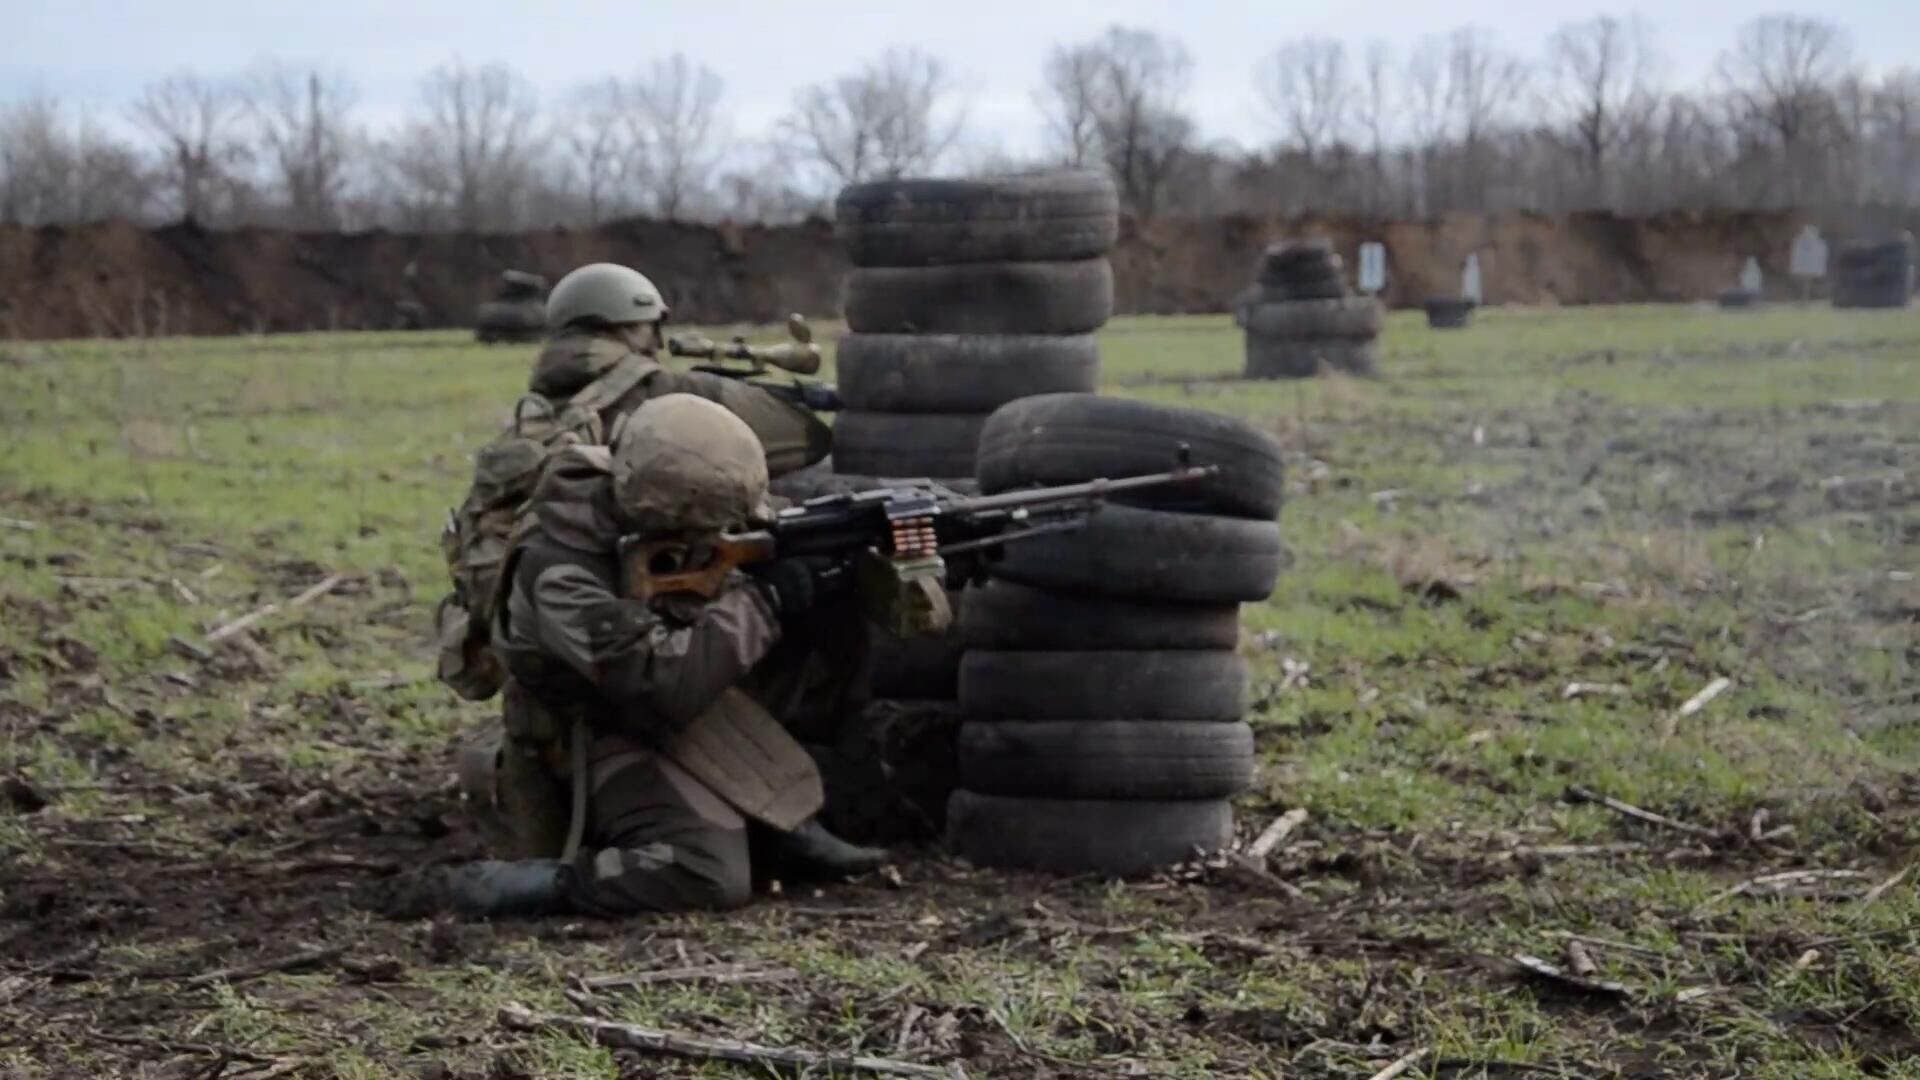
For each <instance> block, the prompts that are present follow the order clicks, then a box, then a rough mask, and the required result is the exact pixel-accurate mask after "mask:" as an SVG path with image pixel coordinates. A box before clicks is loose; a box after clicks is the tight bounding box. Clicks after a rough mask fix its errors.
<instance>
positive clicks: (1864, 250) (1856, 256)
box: [1834, 240, 1913, 275]
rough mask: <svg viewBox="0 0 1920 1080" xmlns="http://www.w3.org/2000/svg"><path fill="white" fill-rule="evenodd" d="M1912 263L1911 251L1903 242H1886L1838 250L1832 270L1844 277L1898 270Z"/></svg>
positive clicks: (1857, 245) (1856, 245)
mask: <svg viewBox="0 0 1920 1080" xmlns="http://www.w3.org/2000/svg"><path fill="white" fill-rule="evenodd" d="M1912 261H1913V249H1912V247H1911V246H1909V245H1908V243H1907V242H1906V241H1905V240H1887V241H1883V242H1881V243H1878V244H1855V245H1853V246H1850V247H1844V248H1841V249H1840V252H1839V254H1838V255H1837V256H1836V257H1835V259H1834V270H1835V272H1836V273H1837V274H1841V275H1845V274H1849V273H1856V272H1859V271H1871V270H1887V269H1900V270H1904V269H1906V267H1907V266H1908V265H1909V264H1910V263H1912Z"/></svg>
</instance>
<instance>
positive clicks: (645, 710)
mask: <svg viewBox="0 0 1920 1080" xmlns="http://www.w3.org/2000/svg"><path fill="white" fill-rule="evenodd" d="M609 457H610V455H609V454H608V451H607V449H606V448H605V447H602V446H576V447H571V448H569V449H567V450H564V451H562V452H561V453H560V454H558V455H557V456H556V457H555V458H554V460H553V461H552V463H551V465H550V466H549V467H548V469H547V470H546V471H545V473H544V475H543V476H542V477H541V480H540V484H539V487H538V488H537V489H536V490H535V493H534V498H533V502H532V506H531V512H532V514H533V518H534V521H533V524H532V526H531V527H530V528H528V529H527V530H526V531H525V532H523V533H522V534H521V535H520V536H519V538H518V539H517V541H516V542H515V544H514V546H513V550H512V552H511V553H510V554H509V555H508V557H507V563H506V568H505V571H504V574H503V578H502V586H501V591H502V592H503V593H504V594H505V595H504V598H503V599H502V600H501V601H500V602H498V603H496V604H495V612H496V614H495V616H494V625H493V633H492V647H493V650H494V652H495V653H496V654H497V655H498V656H499V657H500V659H501V661H502V662H503V665H504V666H505V668H506V670H507V672H508V673H509V674H510V675H511V676H512V678H513V679H514V681H515V682H516V683H518V684H519V685H520V686H521V687H522V688H523V689H524V690H525V691H527V696H528V697H529V698H530V699H531V700H530V701H528V702H527V703H526V705H525V707H523V708H519V709H515V708H509V709H508V710H506V714H505V721H506V724H507V732H508V735H509V736H510V737H513V738H517V739H521V740H524V741H527V742H530V743H533V744H536V745H544V746H546V747H548V748H550V749H554V748H557V747H559V746H560V745H562V744H564V743H565V742H566V741H567V740H568V739H569V738H571V737H572V735H573V734H574V729H576V728H577V727H578V726H579V725H580V724H581V723H584V724H585V725H587V726H588V727H589V728H592V729H596V730H601V731H610V732H620V733H622V734H627V735H630V736H632V737H634V738H636V739H639V740H640V741H641V742H643V743H645V744H647V745H650V746H652V747H654V748H656V749H657V750H659V751H660V752H661V753H663V754H664V755H665V756H667V757H668V758H669V759H671V760H673V761H674V762H675V763H676V764H678V765H680V766H681V767H682V768H684V769H686V770H687V771H688V772H690V773H692V774H693V775H694V776H695V777H697V778H698V779H699V780H700V781H701V782H702V783H704V784H706V785H707V786H709V787H710V788H712V789H713V791H714V792H715V793H716V794H718V795H719V796H720V797H721V798H723V799H725V800H726V801H727V802H728V803H729V804H731V805H732V806H733V807H734V808H735V809H737V810H739V811H740V812H742V813H744V814H746V815H747V816H748V817H751V818H753V819H755V820H758V821H762V822H764V823H766V824H768V825H771V826H773V827H775V828H778V829H791V828H793V827H795V826H797V825H798V824H799V823H800V822H801V821H804V820H806V818H807V817H809V816H811V815H812V814H813V813H815V812H816V811H817V810H818V809H819V807H820V803H821V798H822V794H821V784H820V776H819V772H818V770H817V769H816V768H815V766H814V764H813V760H812V758H811V757H810V756H808V754H807V752H806V750H805V749H804V748H803V747H802V746H801V745H800V744H799V743H798V742H797V741H795V740H794V738H793V736H792V735H791V734H789V733H788V732H787V731H786V729H785V728H784V727H783V726H782V725H781V723H780V721H779V720H777V719H776V718H775V717H774V715H773V714H772V713H771V712H769V711H768V709H767V708H766V707H765V706H764V705H763V704H761V702H760V701H759V700H758V698H757V697H756V696H755V695H754V694H753V693H751V692H749V691H748V689H747V688H746V687H747V684H748V683H749V682H750V678H749V677H750V676H751V675H752V674H754V670H755V668H756V666H758V665H760V664H761V662H762V661H763V660H765V659H767V657H768V655H769V654H770V653H771V652H772V651H773V649H774V646H775V645H776V644H778V643H779V641H780V633H781V629H780V623H779V620H778V619H777V618H776V616H775V612H774V605H773V602H772V600H771V599H770V598H769V597H768V596H767V595H766V593H765V591H764V590H763V589H762V587H761V586H759V585H758V584H755V583H754V582H753V581H752V580H751V579H749V578H748V577H746V576H745V575H744V574H739V573H735V574H734V575H732V576H731V577H730V578H729V579H728V581H727V583H726V586H725V587H724V588H723V589H722V591H721V593H720V595H718V596H717V597H715V598H714V599H712V600H702V599H700V598H698V597H686V596H682V597H663V598H660V599H658V600H656V601H655V602H654V603H652V604H642V603H640V602H638V601H635V600H631V599H628V598H627V597H626V596H625V595H623V593H622V591H621V587H620V580H619V567H618V563H617V560H616V558H615V552H616V550H617V543H618V538H619V531H620V530H619V526H618V525H617V524H616V522H615V519H614V516H613V512H612V510H613V494H612V482H611V475H610V462H609ZM509 700H512V698H511V697H510V698H509ZM576 782H579V781H578V780H577V779H576Z"/></svg>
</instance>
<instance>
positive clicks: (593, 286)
mask: <svg viewBox="0 0 1920 1080" xmlns="http://www.w3.org/2000/svg"><path fill="white" fill-rule="evenodd" d="M666 317H667V302H666V301H665V300H663V299H661V297H660V290H659V289H656V288H654V287H653V282H651V281H648V280H647V278H646V275H645V274H642V273H641V272H640V271H638V270H635V269H633V268H632V267H630V266H621V265H620V264H619V263H604V262H603V263H588V264H587V265H585V266H582V267H580V268H578V269H576V270H574V271H572V272H570V273H569V274H567V276H566V277H563V278H561V279H560V281H559V282H558V283H557V284H555V285H554V287H553V291H552V292H550V293H548V294H547V330H548V332H549V333H556V334H557V333H559V332H560V331H562V330H564V329H566V328H567V327H569V326H571V325H573V324H574V323H587V324H589V325H593V324H598V325H602V326H624V325H627V324H629V323H648V322H661V321H664V320H665V319H666Z"/></svg>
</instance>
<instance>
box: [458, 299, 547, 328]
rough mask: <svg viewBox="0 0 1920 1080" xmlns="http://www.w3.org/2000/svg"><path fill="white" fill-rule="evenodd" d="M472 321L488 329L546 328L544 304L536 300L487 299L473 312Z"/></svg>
mask: <svg viewBox="0 0 1920 1080" xmlns="http://www.w3.org/2000/svg"><path fill="white" fill-rule="evenodd" d="M474 323H475V324H476V325H478V326H484V327H486V328H487V329H489V330H492V331H495V332H496V333H497V332H500V331H527V330H531V331H534V332H535V333H539V332H542V331H544V330H546V328H547V309H546V305H544V304H542V303H541V302H540V301H538V300H489V301H487V302H486V303H484V304H481V305H480V307H479V310H477V311H476V312H474Z"/></svg>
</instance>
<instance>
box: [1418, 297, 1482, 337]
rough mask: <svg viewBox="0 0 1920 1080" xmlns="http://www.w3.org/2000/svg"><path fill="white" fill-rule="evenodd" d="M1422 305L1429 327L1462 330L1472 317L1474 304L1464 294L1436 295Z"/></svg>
mask: <svg viewBox="0 0 1920 1080" xmlns="http://www.w3.org/2000/svg"><path fill="white" fill-rule="evenodd" d="M1424 306H1425V307H1426V309H1427V325H1428V326H1429V327H1432V328H1433V329H1435V330H1464V329H1466V327H1467V323H1468V322H1470V321H1471V320H1472V318H1473V309H1474V306H1475V305H1474V302H1473V301H1471V300H1469V299H1467V298H1466V297H1464V296H1436V297H1433V298H1431V299H1429V300H1428V301H1427V302H1426V304H1425V305H1424Z"/></svg>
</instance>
